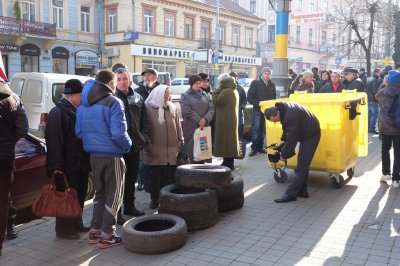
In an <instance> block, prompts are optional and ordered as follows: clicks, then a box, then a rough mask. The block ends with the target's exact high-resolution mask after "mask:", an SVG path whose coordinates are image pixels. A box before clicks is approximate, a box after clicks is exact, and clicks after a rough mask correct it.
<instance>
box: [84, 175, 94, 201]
mask: <svg viewBox="0 0 400 266" xmlns="http://www.w3.org/2000/svg"><path fill="white" fill-rule="evenodd" d="M94 192H95V189H94V183H93V172H89V176H88V188H87V192H86V198H85V201H86V200H90V199H92V198H93V197H94Z"/></svg>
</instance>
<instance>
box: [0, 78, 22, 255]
mask: <svg viewBox="0 0 400 266" xmlns="http://www.w3.org/2000/svg"><path fill="white" fill-rule="evenodd" d="M0 128H1V130H0V147H1V150H0V197H1V198H0V256H1V253H2V249H3V242H4V237H5V234H6V230H7V229H8V228H7V226H8V224H9V223H8V207H9V205H10V204H11V202H10V201H11V196H10V190H11V185H12V180H13V169H14V160H15V143H17V141H18V139H20V138H22V137H24V136H25V135H26V134H27V133H28V120H27V118H26V114H25V111H24V109H23V108H22V105H21V102H20V100H19V98H18V97H17V96H16V95H15V94H13V93H12V92H11V89H10V87H9V86H8V85H7V83H6V82H5V80H4V79H3V78H0ZM14 229H15V228H14Z"/></svg>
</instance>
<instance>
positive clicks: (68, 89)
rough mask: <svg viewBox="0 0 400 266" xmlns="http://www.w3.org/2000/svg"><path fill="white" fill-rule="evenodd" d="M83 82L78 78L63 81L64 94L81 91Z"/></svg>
mask: <svg viewBox="0 0 400 266" xmlns="http://www.w3.org/2000/svg"><path fill="white" fill-rule="evenodd" d="M82 90H83V84H82V82H81V81H80V80H79V79H70V80H67V82H65V88H64V94H76V93H82Z"/></svg>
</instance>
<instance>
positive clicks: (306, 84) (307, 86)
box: [294, 71, 314, 93]
mask: <svg viewBox="0 0 400 266" xmlns="http://www.w3.org/2000/svg"><path fill="white" fill-rule="evenodd" d="M302 74H303V80H302V81H301V83H300V85H299V86H297V88H294V91H307V92H308V93H313V92H314V74H313V73H312V72H310V71H305V72H303V73H302Z"/></svg>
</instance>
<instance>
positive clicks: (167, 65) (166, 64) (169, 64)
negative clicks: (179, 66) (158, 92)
mask: <svg viewBox="0 0 400 266" xmlns="http://www.w3.org/2000/svg"><path fill="white" fill-rule="evenodd" d="M146 68H154V69H156V70H157V71H159V72H169V73H170V74H171V75H172V77H176V62H173V61H153V60H143V61H142V69H143V70H144V69H146ZM165 78H166V75H159V81H160V83H162V84H167V83H165V82H167V81H166V80H164V79H165ZM160 79H161V80H160Z"/></svg>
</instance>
